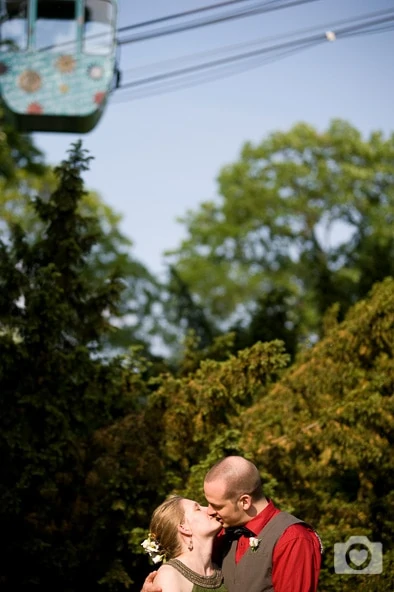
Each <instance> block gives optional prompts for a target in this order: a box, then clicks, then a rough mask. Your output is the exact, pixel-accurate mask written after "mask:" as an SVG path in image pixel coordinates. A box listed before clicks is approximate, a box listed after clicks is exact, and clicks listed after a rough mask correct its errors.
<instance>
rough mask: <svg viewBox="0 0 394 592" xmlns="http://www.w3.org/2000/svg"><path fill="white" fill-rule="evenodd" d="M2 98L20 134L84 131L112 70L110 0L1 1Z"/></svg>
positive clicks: (113, 12) (101, 105) (97, 112)
mask: <svg viewBox="0 0 394 592" xmlns="http://www.w3.org/2000/svg"><path fill="white" fill-rule="evenodd" d="M0 12H1V14H0V96H1V101H2V106H3V109H4V110H5V112H6V115H8V116H9V117H10V118H11V120H12V122H13V124H14V125H15V127H16V129H18V130H19V131H22V132H33V131H43V132H50V131H53V132H71V133H84V132H89V131H90V130H92V129H93V128H94V126H95V125H96V124H97V122H98V121H99V119H100V117H101V116H102V114H103V111H104V109H105V106H106V102H107V99H108V95H109V94H110V92H111V91H112V90H113V88H114V85H115V81H116V78H117V75H118V71H117V65H116V19H117V1H116V0H75V1H70V0H25V1H7V0H0Z"/></svg>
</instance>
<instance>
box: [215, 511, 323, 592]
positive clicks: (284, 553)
mask: <svg viewBox="0 0 394 592" xmlns="http://www.w3.org/2000/svg"><path fill="white" fill-rule="evenodd" d="M279 512H280V510H278V508H275V506H274V504H273V502H272V501H269V503H268V506H267V507H266V508H264V510H263V511H262V512H260V514H257V516H255V517H254V518H252V520H250V521H249V522H247V523H246V524H244V526H246V527H247V528H249V530H251V531H252V532H254V533H255V535H256V536H257V534H258V533H259V532H260V531H261V530H262V529H263V528H264V526H265V525H266V524H267V523H268V522H269V521H270V520H271V518H273V517H274V516H276V514H279ZM222 534H224V531H222V532H220V533H219V538H221V536H222ZM248 548H249V539H248V537H246V536H244V535H242V536H241V537H240V539H239V540H238V544H237V550H236V554H235V561H236V563H238V561H239V560H240V559H241V557H242V556H243V555H244V553H246V551H247V550H248ZM320 563H321V543H320V540H319V538H318V537H317V535H316V533H315V532H314V531H313V530H312V529H310V528H306V527H305V526H301V525H300V524H293V525H292V526H289V528H287V529H286V530H285V532H284V533H283V534H282V536H281V537H280V538H279V540H278V542H277V543H276V545H275V548H274V552H273V555H272V584H273V586H274V591H275V592H316V590H317V583H318V579H319V572H320Z"/></svg>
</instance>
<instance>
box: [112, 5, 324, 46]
mask: <svg viewBox="0 0 394 592" xmlns="http://www.w3.org/2000/svg"><path fill="white" fill-rule="evenodd" d="M319 1H320V0H286V1H285V2H284V3H280V4H279V3H275V4H273V3H272V1H270V2H264V3H263V4H262V5H261V3H260V4H258V5H255V6H254V7H252V8H248V9H244V10H242V11H240V10H238V11H236V12H233V13H229V14H225V15H217V16H216V17H211V18H206V19H200V20H194V21H191V22H189V23H186V24H179V25H173V26H171V27H163V28H161V29H154V30H153V31H148V32H146V33H139V34H138V33H137V34H136V35H132V36H130V37H127V38H124V39H119V40H118V44H119V45H127V44H129V43H138V42H140V41H147V40H150V39H156V38H158V37H164V36H167V35H173V34H175V33H183V32H185V31H190V30H192V29H199V28H201V27H207V26H209V25H216V24H219V23H224V22H228V21H230V20H234V19H239V18H245V17H250V16H255V15H257V14H264V13H268V12H273V11H275V10H282V9H284V8H293V7H296V6H301V5H302V4H310V3H312V2H319Z"/></svg>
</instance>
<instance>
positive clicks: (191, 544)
mask: <svg viewBox="0 0 394 592" xmlns="http://www.w3.org/2000/svg"><path fill="white" fill-rule="evenodd" d="M187 548H188V549H189V551H193V541H192V539H191V537H190V541H189V544H188V546H187Z"/></svg>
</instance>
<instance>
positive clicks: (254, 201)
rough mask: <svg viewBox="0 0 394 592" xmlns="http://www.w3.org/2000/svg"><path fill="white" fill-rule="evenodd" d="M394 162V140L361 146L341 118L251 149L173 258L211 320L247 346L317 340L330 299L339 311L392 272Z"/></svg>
mask: <svg viewBox="0 0 394 592" xmlns="http://www.w3.org/2000/svg"><path fill="white" fill-rule="evenodd" d="M393 157H394V135H392V136H390V137H388V138H384V137H383V135H382V134H381V133H379V132H374V133H372V134H371V135H370V137H369V138H368V139H363V138H362V137H361V134H360V133H359V132H358V131H357V130H356V129H355V128H354V127H352V126H351V125H350V124H348V123H346V122H344V121H340V120H336V121H333V122H332V123H331V125H330V126H329V128H328V129H327V130H325V131H323V132H318V131H316V130H315V129H314V128H313V127H311V126H309V125H306V124H298V125H296V126H294V127H293V128H292V129H291V130H290V131H288V132H275V133H273V134H271V135H269V136H268V137H267V138H266V139H265V140H263V141H262V142H261V143H260V144H259V145H256V146H252V145H251V144H250V143H247V144H245V146H244V147H243V150H242V153H241V156H240V159H239V161H238V162H236V163H234V164H232V165H229V166H226V167H225V168H223V170H222V171H221V173H220V175H219V178H218V183H219V195H220V197H219V199H218V200H217V201H215V202H206V203H203V204H202V205H201V207H200V208H199V210H197V211H195V212H189V213H188V214H187V215H186V216H185V218H184V219H183V224H184V225H185V226H186V230H187V233H188V236H187V238H186V239H185V240H184V241H183V242H182V243H181V245H180V246H179V248H178V249H177V250H176V251H173V252H172V253H170V255H171V258H170V261H171V264H172V266H173V267H174V268H175V270H176V272H177V274H178V276H179V278H181V280H182V282H183V283H184V285H185V286H187V287H188V290H189V292H190V294H191V296H192V297H193V299H194V302H195V304H196V305H199V306H201V307H202V310H203V312H204V314H205V318H206V319H207V320H208V321H209V322H211V323H212V324H213V326H214V327H215V326H216V327H221V328H222V329H223V328H227V329H228V328H229V327H233V328H235V329H236V331H238V333H239V335H240V340H241V342H243V343H244V344H246V339H247V338H250V339H252V340H253V339H255V338H256V337H257V336H258V337H259V339H262V340H263V341H265V340H269V339H271V338H272V335H273V334H274V335H275V336H276V337H279V336H280V337H281V338H282V339H284V340H285V342H286V344H287V346H288V350H289V351H290V352H292V351H294V342H295V343H300V342H303V341H305V340H309V339H311V338H316V336H319V335H320V334H321V330H322V319H323V316H324V313H325V312H326V310H327V309H328V308H329V307H330V306H331V305H332V304H333V303H335V302H338V303H339V304H340V307H341V309H340V310H341V313H340V314H341V315H343V314H344V313H345V312H346V310H347V309H348V308H349V306H351V305H352V304H354V303H355V302H356V301H358V300H359V299H360V298H362V297H364V296H365V295H366V294H367V293H368V291H369V290H370V288H371V286H372V285H373V283H374V282H376V281H378V280H382V279H383V278H384V277H386V276H388V275H393V274H394V234H393V232H392V225H393V222H394V165H393V162H394V159H393ZM341 235H342V240H340V241H338V239H336V237H338V236H341ZM267 299H268V302H267ZM270 301H271V304H272V301H274V302H275V301H276V302H277V305H276V306H274V307H272V306H271V305H270ZM279 302H280V307H279V308H278V303H279ZM266 306H267V314H266V315H264V309H265V307H266ZM251 325H252V327H251ZM250 327H251V328H250ZM283 327H285V328H286V331H285V332H284V331H283Z"/></svg>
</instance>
